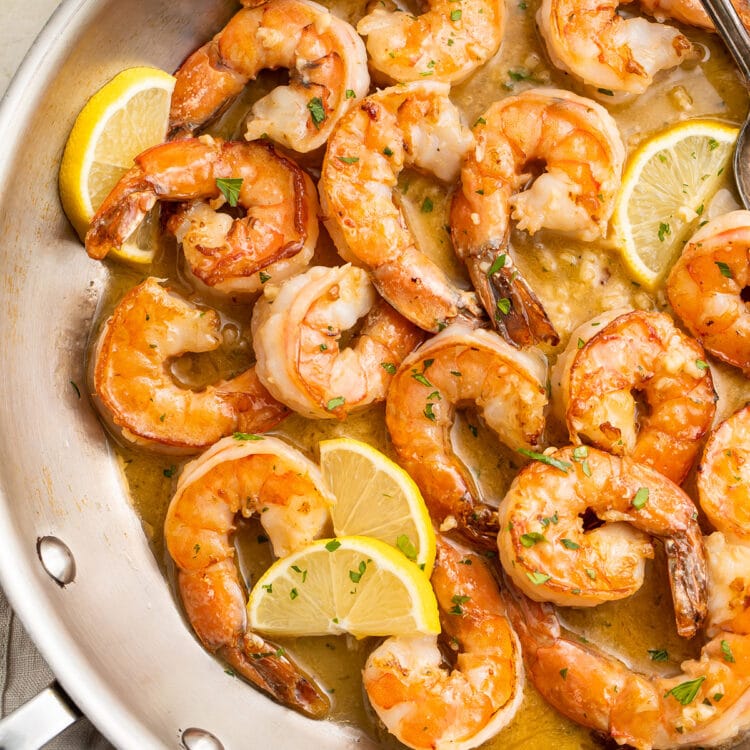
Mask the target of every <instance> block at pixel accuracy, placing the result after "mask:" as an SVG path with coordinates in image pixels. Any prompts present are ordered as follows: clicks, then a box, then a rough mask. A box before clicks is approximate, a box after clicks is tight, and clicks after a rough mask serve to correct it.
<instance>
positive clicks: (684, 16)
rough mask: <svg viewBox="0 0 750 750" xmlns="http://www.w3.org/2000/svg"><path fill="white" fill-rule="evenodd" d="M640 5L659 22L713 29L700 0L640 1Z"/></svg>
mask: <svg viewBox="0 0 750 750" xmlns="http://www.w3.org/2000/svg"><path fill="white" fill-rule="evenodd" d="M638 5H640V7H641V8H642V9H643V10H644V11H646V13H648V14H649V15H650V16H653V17H654V18H655V19H656V20H657V21H666V20H667V19H669V18H671V19H672V20H674V21H680V22H681V23H686V24H687V25H688V26H697V27H698V28H702V29H713V28H714V24H713V21H712V20H711V19H710V18H709V17H708V13H706V11H705V10H704V9H703V6H702V5H701V2H700V0H639V2H638Z"/></svg>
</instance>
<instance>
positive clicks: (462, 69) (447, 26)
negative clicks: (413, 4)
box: [357, 0, 505, 83]
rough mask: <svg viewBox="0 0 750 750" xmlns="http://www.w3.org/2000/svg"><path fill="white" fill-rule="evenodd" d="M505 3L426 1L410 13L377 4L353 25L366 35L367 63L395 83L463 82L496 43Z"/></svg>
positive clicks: (492, 51) (495, 48) (494, 49)
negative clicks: (423, 7) (421, 10)
mask: <svg viewBox="0 0 750 750" xmlns="http://www.w3.org/2000/svg"><path fill="white" fill-rule="evenodd" d="M504 29H505V4H504V3H503V2H499V1H498V0H488V2H485V1H484V0H470V1H468V2H462V3H461V5H460V8H459V7H458V6H456V4H455V1H454V0H429V2H428V3H427V10H426V12H424V13H422V14H421V15H419V16H414V15H412V14H411V13H407V12H405V11H403V10H399V9H397V8H396V7H395V6H393V7H389V6H387V5H386V4H385V3H379V4H378V5H377V7H375V8H374V9H373V10H371V11H370V12H369V13H368V14H367V15H366V16H365V17H364V18H362V19H361V20H360V22H359V23H358V24H357V31H358V32H359V33H360V34H362V35H363V36H366V37H367V52H368V54H369V56H370V65H372V67H373V68H375V69H376V70H378V71H380V72H381V73H383V74H384V75H385V76H387V77H388V78H389V79H390V80H392V81H394V82H401V83H403V82H405V81H419V80H421V78H422V77H424V76H429V77H430V79H431V80H434V81H448V82H450V83H457V82H459V81H462V80H463V79H464V78H466V77H467V76H468V75H470V74H471V73H472V72H473V71H474V70H476V69H477V68H478V67H479V66H480V65H483V64H484V63H485V62H487V60H489V59H490V57H492V55H494V54H495V53H496V52H497V51H498V49H499V48H500V43H501V42H502V40H503V31H504Z"/></svg>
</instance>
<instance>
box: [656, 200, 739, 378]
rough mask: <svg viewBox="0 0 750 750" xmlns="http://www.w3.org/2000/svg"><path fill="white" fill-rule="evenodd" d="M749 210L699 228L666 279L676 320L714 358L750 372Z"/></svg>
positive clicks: (712, 221)
mask: <svg viewBox="0 0 750 750" xmlns="http://www.w3.org/2000/svg"><path fill="white" fill-rule="evenodd" d="M748 258H750V211H732V212H730V213H727V214H723V215H721V216H718V217H716V218H715V219H712V220H711V221H709V222H708V224H706V225H705V226H703V227H701V228H700V229H699V230H698V231H697V232H696V233H695V234H694V235H693V236H692V237H691V238H690V241H689V242H688V243H687V245H685V248H684V249H683V251H682V255H681V256H680V257H679V259H678V260H677V262H676V263H675V264H674V266H673V267H672V270H671V271H670V274H669V277H668V279H667V296H668V297H669V303H670V304H671V305H672V309H673V310H674V311H675V313H676V314H677V317H679V318H680V320H681V321H682V322H683V323H684V324H685V327H686V328H687V329H688V330H689V331H690V333H692V334H693V336H695V337H696V338H697V339H698V341H700V342H701V344H703V346H704V347H705V348H706V349H707V350H708V351H709V352H711V354H713V355H714V356H716V357H718V358H719V359H721V360H723V361H724V362H727V363H729V364H730V365H734V366H735V367H739V368H741V369H742V370H744V371H745V372H750V310H748V309H747V303H746V301H745V300H746V297H745V294H746V292H745V290H746V288H747V287H748V285H750V264H749V263H748Z"/></svg>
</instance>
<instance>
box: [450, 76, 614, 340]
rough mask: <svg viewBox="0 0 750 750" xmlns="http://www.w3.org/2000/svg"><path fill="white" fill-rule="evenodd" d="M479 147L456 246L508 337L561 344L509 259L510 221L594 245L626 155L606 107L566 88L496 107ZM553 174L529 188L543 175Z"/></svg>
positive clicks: (456, 226)
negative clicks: (540, 169)
mask: <svg viewBox="0 0 750 750" xmlns="http://www.w3.org/2000/svg"><path fill="white" fill-rule="evenodd" d="M473 132H474V138H475V140H476V147H475V149H474V150H473V151H469V153H468V155H467V156H466V158H465V160H464V163H463V166H462V168H461V186H460V187H459V189H458V190H457V191H456V193H455V195H454V198H453V204H452V206H451V237H452V239H453V245H454V247H455V248H456V252H457V254H458V255H459V256H460V257H461V258H462V259H463V260H464V262H465V263H466V264H467V266H468V269H469V274H470V276H471V279H472V282H473V283H474V288H475V289H476V290H477V291H478V293H479V296H480V299H481V300H482V303H483V305H484V307H485V309H486V310H487V312H488V314H489V316H490V318H491V319H492V320H493V321H494V323H495V326H496V327H497V328H498V330H499V331H500V332H501V333H504V335H505V336H506V337H507V338H509V339H511V340H514V341H516V342H518V343H520V344H522V345H527V344H530V343H535V342H538V341H549V342H550V343H552V344H556V343H557V341H558V337H557V333H556V332H555V329H554V327H553V326H552V323H551V322H550V321H549V320H548V318H547V316H546V314H545V312H544V308H543V307H542V305H541V304H540V302H539V300H537V298H536V296H535V295H534V293H533V292H532V291H531V290H530V289H529V288H528V286H527V285H526V284H525V282H523V280H522V279H521V278H520V277H519V276H518V271H517V270H516V268H515V265H514V264H513V263H512V261H511V257H510V254H509V250H508V244H509V242H508V240H509V234H510V219H511V218H513V219H514V220H516V221H517V222H518V228H519V229H525V230H527V231H528V232H530V233H531V234H534V233H535V232H537V231H538V230H540V229H542V228H547V229H551V230H554V231H557V232H562V233H564V234H567V235H570V236H573V237H577V238H579V239H582V240H585V241H591V240H594V239H597V238H598V237H602V236H604V235H605V234H606V232H607V223H608V221H609V217H610V215H611V214H612V210H613V207H614V199H615V195H616V193H617V190H618V189H619V186H620V176H621V173H622V163H623V159H624V156H625V149H624V146H623V144H622V139H621V138H620V133H619V130H618V129H617V125H616V123H615V121H614V120H613V119H612V117H611V116H610V115H609V113H608V112H607V111H606V110H605V109H604V108H603V107H602V106H600V105H599V104H597V103H596V102H593V101H591V100H590V99H585V98H584V97H581V96H576V95H575V94H572V93H570V92H569V91H562V90H558V89H531V90H529V91H525V92H523V93H522V94H519V95H518V96H510V97H507V98H506V99H502V100H501V101H498V102H495V103H494V104H493V105H492V106H491V107H490V108H489V109H488V110H487V112H485V114H484V115H482V117H480V118H479V119H478V120H477V122H476V123H475V125H474V128H473ZM540 162H542V163H543V164H544V166H545V171H544V172H543V173H542V174H541V175H539V176H538V177H537V178H536V180H534V181H533V182H532V183H531V186H530V187H529V186H528V185H529V180H530V179H531V177H532V176H533V170H534V169H537V168H538V165H539V163H540Z"/></svg>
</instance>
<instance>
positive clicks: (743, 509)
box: [698, 406, 750, 542]
mask: <svg viewBox="0 0 750 750" xmlns="http://www.w3.org/2000/svg"><path fill="white" fill-rule="evenodd" d="M698 497H699V499H700V505H701V508H702V509H703V512H704V513H705V514H706V515H707V516H708V520H709V521H710V522H711V523H712V524H713V527H714V528H715V529H717V530H718V531H721V532H723V533H724V534H725V535H726V536H727V537H728V538H730V539H734V540H738V541H743V542H750V406H745V407H744V408H743V409H740V410H739V411H737V412H735V413H734V414H732V416H731V417H729V418H728V419H726V420H725V421H724V422H722V423H721V424H720V425H719V426H718V427H717V428H716V430H714V431H713V432H712V433H711V437H709V439H708V442H707V443H706V447H705V449H704V451H703V458H702V459H701V462H700V465H699V466H698Z"/></svg>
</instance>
